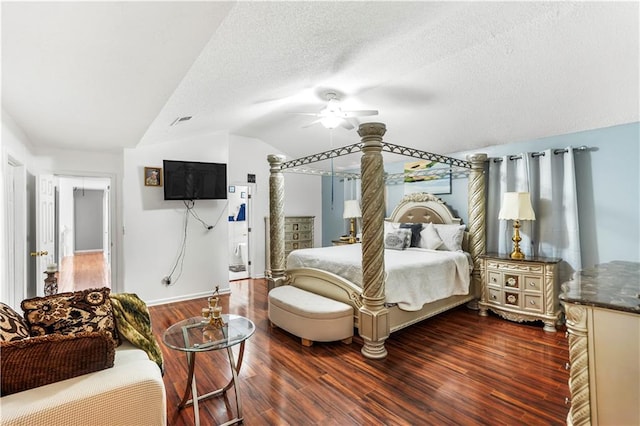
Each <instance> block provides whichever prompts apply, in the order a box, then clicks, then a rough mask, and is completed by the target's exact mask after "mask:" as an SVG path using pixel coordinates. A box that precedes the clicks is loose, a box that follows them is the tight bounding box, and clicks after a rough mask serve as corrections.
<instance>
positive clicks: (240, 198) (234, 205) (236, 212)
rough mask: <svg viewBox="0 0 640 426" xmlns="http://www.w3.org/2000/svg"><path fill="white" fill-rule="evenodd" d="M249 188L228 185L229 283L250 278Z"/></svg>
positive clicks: (246, 186)
mask: <svg viewBox="0 0 640 426" xmlns="http://www.w3.org/2000/svg"><path fill="white" fill-rule="evenodd" d="M249 191H250V187H249V186H248V185H230V186H229V188H228V193H227V198H228V199H229V215H228V222H229V281H234V280H242V279H246V278H249V277H251V270H250V268H251V262H250V260H249V233H250V232H251V226H250V214H249V213H250V200H251V194H250V193H249Z"/></svg>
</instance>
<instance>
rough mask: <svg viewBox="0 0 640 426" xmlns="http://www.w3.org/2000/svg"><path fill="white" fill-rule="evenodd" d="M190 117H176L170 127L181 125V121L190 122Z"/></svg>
mask: <svg viewBox="0 0 640 426" xmlns="http://www.w3.org/2000/svg"><path fill="white" fill-rule="evenodd" d="M191 118H192V116H190V115H185V116H184V117H178V118H176V119H175V120H173V123H171V126H177V125H178V124H180V123H182V122H183V121H189V120H191Z"/></svg>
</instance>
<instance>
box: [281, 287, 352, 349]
mask: <svg viewBox="0 0 640 426" xmlns="http://www.w3.org/2000/svg"><path fill="white" fill-rule="evenodd" d="M269 320H270V321H271V325H272V326H277V327H280V328H282V329H283V330H286V331H288V332H289V333H291V334H293V335H295V336H298V337H300V338H301V339H302V344H303V345H304V346H311V345H312V344H313V342H314V341H315V342H333V341H336V340H341V341H342V342H344V343H347V344H349V343H351V338H352V337H353V308H352V307H351V306H349V305H347V304H346V303H342V302H338V301H337V300H333V299H329V298H327V297H324V296H320V295H317V294H314V293H310V292H308V291H305V290H302V289H299V288H297V287H294V286H292V285H284V286H280V287H276V288H274V289H272V290H271V291H270V292H269Z"/></svg>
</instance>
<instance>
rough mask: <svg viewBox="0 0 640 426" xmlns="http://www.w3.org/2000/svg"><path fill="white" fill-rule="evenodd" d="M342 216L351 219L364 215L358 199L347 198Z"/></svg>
mask: <svg viewBox="0 0 640 426" xmlns="http://www.w3.org/2000/svg"><path fill="white" fill-rule="evenodd" d="M342 217H343V218H344V219H350V218H352V217H362V212H361V211H360V204H358V200H346V201H345V202H344V210H343V212H342Z"/></svg>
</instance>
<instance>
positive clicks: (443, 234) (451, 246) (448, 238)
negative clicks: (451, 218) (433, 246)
mask: <svg viewBox="0 0 640 426" xmlns="http://www.w3.org/2000/svg"><path fill="white" fill-rule="evenodd" d="M433 226H434V227H435V228H436V231H438V235H439V236H440V238H441V239H442V246H440V247H439V248H438V250H446V251H462V239H463V238H464V230H465V228H466V225H442V224H435V225H433Z"/></svg>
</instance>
